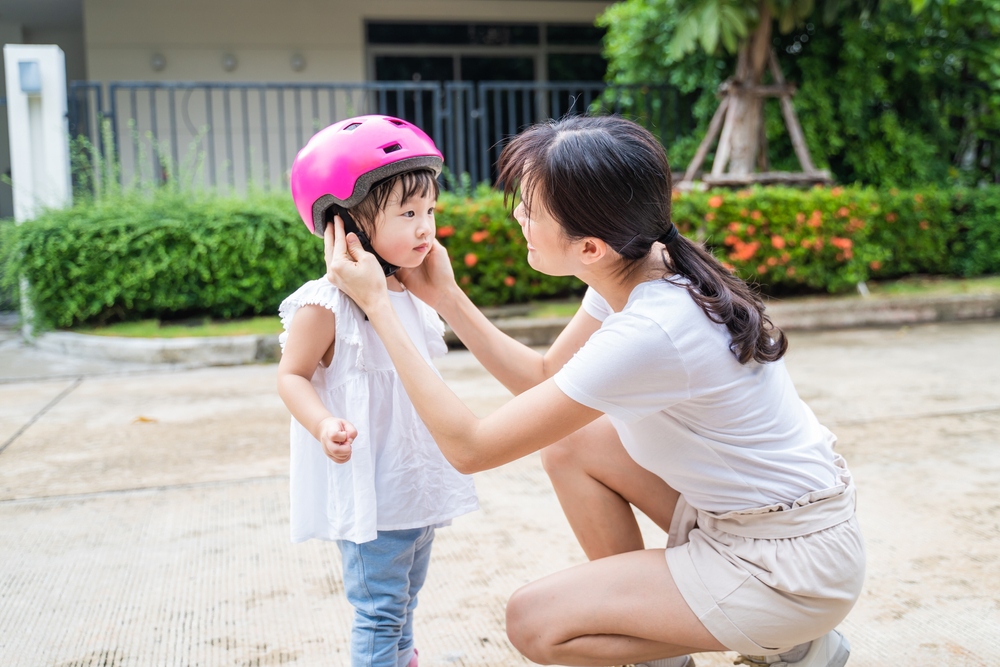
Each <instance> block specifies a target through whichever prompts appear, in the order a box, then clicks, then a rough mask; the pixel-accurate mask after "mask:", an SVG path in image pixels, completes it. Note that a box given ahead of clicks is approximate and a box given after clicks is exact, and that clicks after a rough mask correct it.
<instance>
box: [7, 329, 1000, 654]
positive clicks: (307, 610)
mask: <svg viewBox="0 0 1000 667" xmlns="http://www.w3.org/2000/svg"><path fill="white" fill-rule="evenodd" d="M998 343H1000V321H988V322H974V323H964V324H935V325H923V326H919V327H913V328H902V329H868V330H845V331H839V332H830V333H805V332H798V333H794V334H793V335H792V347H791V351H790V352H789V355H788V357H787V359H788V361H787V363H788V366H789V368H790V370H791V373H792V375H793V377H794V379H795V381H796V384H797V386H798V388H799V390H800V393H801V395H802V397H803V398H804V399H805V400H806V401H807V402H808V403H809V404H810V405H811V406H812V408H813V409H814V410H815V412H816V413H817V414H818V415H819V417H820V419H821V420H823V421H824V422H825V423H827V424H829V425H830V426H831V427H832V428H833V430H834V431H835V432H836V433H837V434H838V435H839V436H840V445H839V447H840V451H841V452H842V453H843V454H844V455H845V456H846V458H847V459H848V462H849V463H850V464H851V467H852V469H853V471H854V473H855V476H856V478H857V481H858V485H859V488H860V506H859V512H860V517H861V521H862V524H863V526H864V530H865V534H866V538H867V544H868V549H869V556H870V560H869V570H868V578H867V585H866V589H865V592H864V595H863V597H862V599H861V601H860V602H859V604H858V606H857V607H856V608H855V610H854V612H853V613H852V614H851V616H850V617H849V618H848V619H847V621H846V622H845V623H844V625H843V628H844V630H845V631H846V633H847V634H848V636H849V637H850V639H851V641H852V643H853V645H854V653H853V656H852V659H851V662H850V663H849V664H850V666H851V667H895V666H896V665H900V666H902V665H906V666H910V665H948V666H949V667H963V666H969V667H973V666H974V667H992V666H993V665H997V664H1000V446H998V445H1000V442H998V441H1000V435H998V434H1000V382H998V380H997V378H1000V354H998V352H997V348H998V345H997V344H998ZM441 370H442V373H443V374H444V376H445V378H446V380H447V381H448V383H449V384H450V385H451V386H452V387H453V388H454V389H455V390H456V391H457V392H458V393H459V394H460V395H461V396H462V397H463V398H464V399H465V400H466V401H467V402H468V403H469V404H470V405H471V406H472V407H473V409H474V410H475V411H476V412H477V413H479V414H486V413H488V412H490V411H491V410H493V409H495V408H496V407H497V406H499V405H501V404H502V403H503V402H504V401H505V400H507V398H508V395H507V394H506V392H505V391H504V390H503V389H502V388H501V387H500V386H499V385H498V384H497V383H496V382H495V381H494V380H493V379H492V378H490V377H489V376H487V375H486V374H485V373H484V372H483V370H482V369H481V367H480V366H479V365H478V364H477V363H476V362H475V360H474V359H472V358H471V356H470V355H469V354H468V353H466V352H453V353H451V354H449V355H448V357H446V358H445V359H444V360H443V361H442V363H441ZM287 424H288V415H287V413H286V411H285V409H284V407H283V406H282V404H281V402H280V400H279V399H278V397H277V394H276V392H275V366H274V365H251V366H238V367H228V368H203V369H196V370H171V369H169V368H166V367H163V366H142V365H126V364H111V363H108V362H88V361H81V360H72V359H66V358H64V357H58V356H53V355H46V354H43V353H40V352H38V351H36V350H32V349H28V348H24V347H23V346H21V344H20V343H19V342H18V340H17V339H16V338H15V337H14V336H13V334H11V333H10V332H6V333H3V332H0V665H3V666H5V667H39V666H43V665H44V666H49V665H51V666H59V667H70V666H72V667H86V666H94V667H96V666H98V665H100V666H108V667H110V666H115V667H124V666H131V665H136V666H146V665H157V666H159V665H169V666H187V665H206V666H211V667H214V666H218V665H233V666H238V665H246V666H250V665H277V664H295V665H305V666H312V665H346V664H347V657H346V656H347V638H348V628H349V624H350V612H349V608H348V606H347V604H346V602H345V601H344V599H343V595H342V591H341V584H340V581H339V578H338V576H337V574H336V572H337V571H338V558H339V557H338V554H337V551H336V549H335V548H332V547H331V545H329V544H323V543H319V542H313V543H307V544H303V545H292V544H290V543H289V541H288V525H287V514H288V508H287V497H288V489H287V453H286V449H287ZM476 478H477V479H476V482H477V486H478V489H479V494H480V497H481V501H482V510H481V511H480V512H478V513H476V514H474V515H470V516H468V517H465V518H462V519H460V520H458V521H456V522H455V525H454V526H453V527H451V528H448V529H444V530H442V531H440V533H439V538H438V541H437V545H436V547H435V556H434V559H433V561H432V566H431V573H430V578H429V580H428V584H427V587H426V589H425V591H424V594H423V595H422V596H421V605H420V607H419V611H418V623H417V625H418V627H417V639H418V646H419V647H420V650H421V664H422V665H423V666H424V667H434V666H438V665H440V666H444V665H466V666H477V667H478V666H483V667H486V666H487V665H488V666H491V667H503V666H507V665H510V666H514V665H524V664H527V663H526V661H524V660H523V659H522V658H521V657H520V656H518V655H517V653H516V652H515V651H514V650H513V649H512V648H511V647H510V645H509V644H508V643H507V640H506V637H505V635H504V630H503V617H504V603H505V601H506V599H507V597H508V596H509V595H510V593H511V592H512V591H513V590H514V589H516V588H517V587H518V586H520V585H522V584H523V583H525V582H528V581H530V580H532V579H535V578H537V577H540V576H543V575H545V574H546V573H549V572H552V571H554V570H557V569H560V568H563V567H567V566H570V565H572V564H574V563H579V562H582V560H583V555H582V552H581V551H580V549H579V547H578V546H577V545H576V543H575V541H574V540H573V537H572V534H571V532H570V531H569V528H568V527H567V525H566V522H565V520H564V518H563V517H562V514H561V512H560V510H559V507H558V503H557V502H556V500H555V497H554V495H553V493H552V490H551V487H550V486H549V485H548V483H547V481H546V478H545V475H544V473H543V472H542V471H541V468H540V466H539V463H538V459H537V456H532V457H528V458H526V459H523V460H521V461H518V462H516V463H513V464H510V465H508V466H505V467H503V468H500V469H498V470H493V471H489V472H485V473H482V474H479V475H477V476H476ZM643 526H644V531H645V533H646V536H647V540H648V543H649V544H650V545H651V546H652V545H660V544H662V543H663V541H664V536H663V535H662V533H660V532H659V531H658V530H657V529H655V528H654V527H652V526H650V525H649V523H648V521H645V520H644V521H643ZM731 658H732V655H731V654H705V655H704V656H699V659H698V662H699V667H721V666H722V665H728V664H730V662H731Z"/></svg>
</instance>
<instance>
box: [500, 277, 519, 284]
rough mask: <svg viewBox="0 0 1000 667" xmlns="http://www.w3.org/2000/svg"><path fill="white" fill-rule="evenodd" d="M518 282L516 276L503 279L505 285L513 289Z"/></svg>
mask: <svg viewBox="0 0 1000 667" xmlns="http://www.w3.org/2000/svg"><path fill="white" fill-rule="evenodd" d="M516 282H517V281H516V280H514V276H507V277H506V278H504V279H503V284H504V285H506V286H507V287H513V286H514V283H516Z"/></svg>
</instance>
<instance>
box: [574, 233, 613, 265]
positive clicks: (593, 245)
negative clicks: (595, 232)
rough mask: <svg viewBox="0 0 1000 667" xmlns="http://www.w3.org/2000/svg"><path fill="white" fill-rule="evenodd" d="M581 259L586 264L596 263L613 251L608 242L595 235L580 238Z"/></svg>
mask: <svg viewBox="0 0 1000 667" xmlns="http://www.w3.org/2000/svg"><path fill="white" fill-rule="evenodd" d="M579 247H580V261H581V262H583V263H584V264H596V263H597V262H599V261H601V260H602V259H604V257H605V256H607V254H608V253H609V252H610V251H611V249H610V248H609V247H608V244H607V243H605V242H604V241H602V240H601V239H599V238H597V237H595V236H588V237H586V238H583V239H581V240H580V246H579Z"/></svg>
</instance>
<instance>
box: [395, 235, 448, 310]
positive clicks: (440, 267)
mask: <svg viewBox="0 0 1000 667" xmlns="http://www.w3.org/2000/svg"><path fill="white" fill-rule="evenodd" d="M396 277H397V278H399V281H400V282H401V283H403V285H405V286H406V289H408V290H410V291H411V292H413V295H414V296H416V297H417V298H418V299H420V300H421V301H423V302H424V303H426V304H427V305H428V306H430V307H431V308H434V309H435V310H437V307H438V304H439V303H440V301H441V298H442V297H443V296H444V295H445V293H447V291H448V290H449V289H452V288H456V289H457V288H458V284H457V283H456V282H455V271H454V269H452V268H451V260H450V259H449V258H448V251H447V250H445V248H444V246H443V245H441V243H440V242H439V241H438V240H437V239H434V243H433V244H432V245H431V250H430V252H428V253H427V256H426V257H424V261H423V262H422V263H421V264H420V266H418V267H415V268H412V269H400V270H399V271H398V272H397V273H396Z"/></svg>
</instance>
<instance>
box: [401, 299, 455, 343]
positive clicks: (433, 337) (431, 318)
mask: <svg viewBox="0 0 1000 667" xmlns="http://www.w3.org/2000/svg"><path fill="white" fill-rule="evenodd" d="M410 297H412V299H413V303H414V304H416V306H417V310H418V311H419V312H420V319H421V320H422V321H423V323H424V338H425V339H426V340H427V352H428V353H429V354H430V355H431V357H443V356H444V355H445V354H447V353H448V344H447V343H445V342H444V321H443V320H442V319H441V316H440V315H438V314H437V312H435V310H434V309H433V308H431V307H430V306H428V305H427V304H426V303H424V302H423V301H421V300H420V299H418V298H417V297H416V296H414V295H413V292H410Z"/></svg>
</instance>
